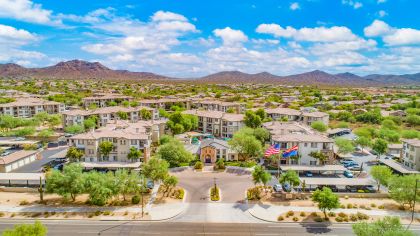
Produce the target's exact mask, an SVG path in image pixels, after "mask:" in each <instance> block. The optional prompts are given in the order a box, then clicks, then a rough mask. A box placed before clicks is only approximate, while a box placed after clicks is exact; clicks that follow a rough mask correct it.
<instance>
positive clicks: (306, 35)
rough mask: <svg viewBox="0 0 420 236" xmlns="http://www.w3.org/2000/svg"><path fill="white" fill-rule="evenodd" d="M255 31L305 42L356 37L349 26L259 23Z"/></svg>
mask: <svg viewBox="0 0 420 236" xmlns="http://www.w3.org/2000/svg"><path fill="white" fill-rule="evenodd" d="M256 32H258V33H265V34H271V35H274V36H276V37H285V38H293V39H294V40H297V41H307V42H335V41H352V40H355V39H357V36H356V35H354V34H353V33H352V32H351V30H350V29H349V28H347V27H343V26H333V27H331V28H326V27H315V28H301V29H295V28H293V27H290V26H287V27H286V28H283V27H281V26H280V25H277V24H261V25H259V26H258V27H257V29H256Z"/></svg>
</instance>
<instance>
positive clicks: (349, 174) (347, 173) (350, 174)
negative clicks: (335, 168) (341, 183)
mask: <svg viewBox="0 0 420 236" xmlns="http://www.w3.org/2000/svg"><path fill="white" fill-rule="evenodd" d="M343 175H344V176H345V177H347V178H353V173H351V171H348V170H345V171H344V173H343Z"/></svg>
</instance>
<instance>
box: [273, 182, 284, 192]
mask: <svg viewBox="0 0 420 236" xmlns="http://www.w3.org/2000/svg"><path fill="white" fill-rule="evenodd" d="M273 189H274V191H276V192H283V188H282V186H281V184H275V185H273Z"/></svg>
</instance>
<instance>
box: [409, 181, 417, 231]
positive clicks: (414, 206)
mask: <svg viewBox="0 0 420 236" xmlns="http://www.w3.org/2000/svg"><path fill="white" fill-rule="evenodd" d="M418 182H419V179H416V185H415V187H414V199H413V201H414V202H413V208H412V209H411V221H410V224H409V225H408V226H407V230H408V228H410V225H411V224H412V223H413V221H414V212H415V209H416V200H417V184H418Z"/></svg>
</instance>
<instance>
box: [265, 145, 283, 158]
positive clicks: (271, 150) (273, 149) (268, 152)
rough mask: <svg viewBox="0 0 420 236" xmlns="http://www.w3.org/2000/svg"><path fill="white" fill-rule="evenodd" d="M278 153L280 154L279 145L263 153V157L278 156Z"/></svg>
mask: <svg viewBox="0 0 420 236" xmlns="http://www.w3.org/2000/svg"><path fill="white" fill-rule="evenodd" d="M279 153H280V144H274V145H272V146H271V147H269V148H268V149H267V150H266V151H265V154H264V156H265V157H269V156H271V155H274V154H279Z"/></svg>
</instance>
